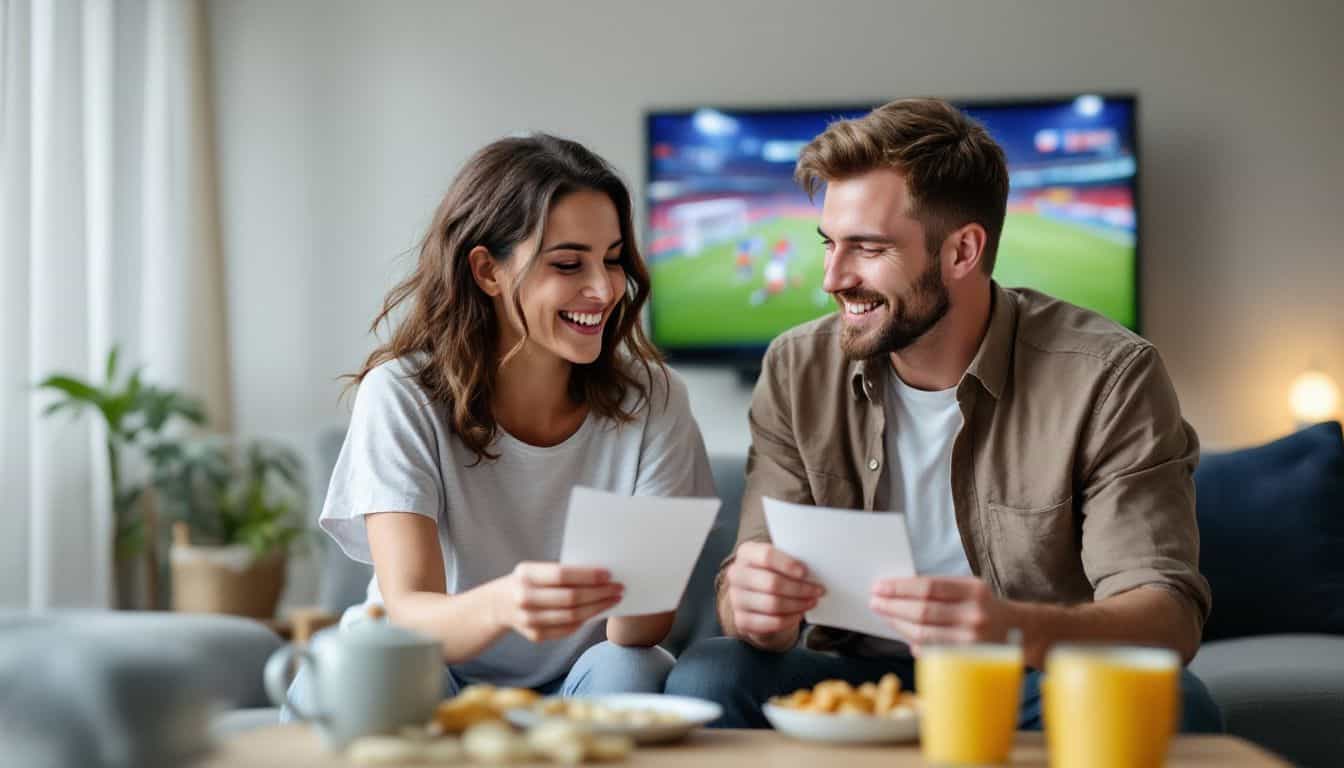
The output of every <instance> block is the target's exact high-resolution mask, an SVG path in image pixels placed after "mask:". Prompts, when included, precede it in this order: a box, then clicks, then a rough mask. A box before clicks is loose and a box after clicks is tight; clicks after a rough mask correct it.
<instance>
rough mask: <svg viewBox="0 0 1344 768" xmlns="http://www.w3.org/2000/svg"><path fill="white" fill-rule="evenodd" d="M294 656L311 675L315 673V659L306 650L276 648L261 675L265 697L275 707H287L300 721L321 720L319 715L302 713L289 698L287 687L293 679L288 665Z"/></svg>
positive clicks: (288, 647)
mask: <svg viewBox="0 0 1344 768" xmlns="http://www.w3.org/2000/svg"><path fill="white" fill-rule="evenodd" d="M295 656H298V658H299V664H300V665H303V664H307V665H308V669H309V670H311V673H313V674H315V673H316V672H317V659H316V658H314V656H313V654H311V653H309V652H308V651H307V650H304V649H303V648H298V647H295V646H293V645H286V646H285V647H283V648H277V649H276V651H275V653H272V654H271V658H269V659H267V660H266V670H265V672H264V673H263V674H262V677H263V679H264V680H265V682H266V695H268V696H270V697H271V701H272V702H273V703H275V704H276V705H277V706H282V707H289V710H290V711H291V712H293V713H294V715H295V717H297V718H299V719H300V720H310V721H311V720H320V719H322V716H321V715H320V714H318V713H316V712H306V711H304V709H303V708H302V707H300V706H299V705H298V704H295V703H294V700H293V699H291V698H289V686H290V684H291V683H292V682H293V678H292V677H290V675H289V665H290V662H291V661H292V660H293V659H294V657H295Z"/></svg>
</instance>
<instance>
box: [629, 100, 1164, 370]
mask: <svg viewBox="0 0 1344 768" xmlns="http://www.w3.org/2000/svg"><path fill="white" fill-rule="evenodd" d="M959 106H961V107H962V108H963V109H964V110H965V111H966V112H967V114H969V115H970V116H972V117H973V118H975V119H976V120H978V121H980V123H982V124H983V125H984V126H985V128H986V129H988V131H989V132H990V134H991V135H992V136H993V137H994V139H995V140H996V141H997V142H998V143H999V144H1000V146H1002V147H1003V149H1004V152H1005V154H1006V155H1007V158H1008V167H1009V175H1010V192H1009V198H1008V215H1007V220H1006V221H1005V223H1004V230H1003V235H1002V239H1001V241H1000V246H999V254H998V261H997V264H996V265H995V269H994V277H995V279H996V280H998V281H999V282H1000V283H1002V284H1003V285H1007V286H1027V287H1032V288H1037V289H1039V290H1042V291H1045V292H1046V293H1049V294H1051V295H1053V296H1056V297H1058V298H1061V299H1064V300H1066V301H1070V302H1072V303H1074V304H1078V305H1080V306H1083V307H1087V308H1089V309H1093V310H1095V311H1097V312H1100V313H1102V314H1104V315H1106V316H1107V317H1110V318H1111V319H1113V320H1115V321H1117V322H1119V323H1121V324H1123V325H1126V326H1128V327H1130V328H1136V327H1137V324H1138V300H1137V286H1136V277H1137V265H1136V260H1137V248H1136V235H1137V233H1136V228H1137V220H1136V219H1137V216H1136V209H1135V182H1136V170H1137V161H1136V151H1135V149H1136V148H1135V140H1134V127H1133V126H1134V102H1133V101H1132V100H1131V99H1127V98H1122V99H1104V98H1102V97H1099V96H1079V97H1076V98H1068V99H1058V100H1049V101H1031V102H1021V103H999V104H993V105H976V104H961V105H959ZM865 112H866V110H865V109H847V110H825V109H817V110H776V111H763V110H749V111H735V110H722V109H699V110H694V111H688V112H679V113H654V114H651V115H649V116H648V151H649V158H648V162H649V177H648V187H647V202H648V209H647V210H648V219H649V237H648V239H647V240H646V243H647V245H646V248H647V255H648V259H649V262H650V265H651V271H652V279H653V286H654V289H653V296H652V302H651V303H652V317H651V322H652V330H653V335H654V340H655V342H656V343H658V344H659V345H660V346H661V347H663V348H664V349H667V350H671V351H694V350H697V349H719V350H727V349H734V348H738V349H748V348H759V347H763V346H764V345H765V344H767V343H769V341H770V340H771V339H772V338H774V336H776V335H777V334H779V333H780V332H782V331H784V330H786V329H788V328H790V327H792V326H794V325H797V324H799V323H802V322H805V321H807V320H811V319H813V318H816V317H819V316H821V315H824V314H827V313H829V312H833V311H835V302H834V301H833V300H832V298H831V297H830V296H829V295H828V294H826V293H825V292H824V291H822V289H821V282H822V270H823V252H822V247H821V238H820V237H819V235H818V234H817V220H818V214H819V212H820V206H821V199H820V196H818V199H817V200H815V201H809V200H808V199H807V195H806V194H805V193H804V192H803V191H802V190H801V189H800V188H799V187H798V186H797V185H796V184H795V183H794V181H793V169H794V164H795V162H796V161H797V159H798V154H799V152H800V151H801V150H802V148H803V147H804V146H805V145H806V144H807V143H808V142H809V141H810V140H811V139H812V138H813V137H814V136H816V135H817V134H819V133H821V132H822V131H823V130H824V129H825V128H826V126H827V125H828V124H829V123H831V122H833V121H835V120H838V119H844V118H850V117H858V116H861V115H862V114H864V113H865Z"/></svg>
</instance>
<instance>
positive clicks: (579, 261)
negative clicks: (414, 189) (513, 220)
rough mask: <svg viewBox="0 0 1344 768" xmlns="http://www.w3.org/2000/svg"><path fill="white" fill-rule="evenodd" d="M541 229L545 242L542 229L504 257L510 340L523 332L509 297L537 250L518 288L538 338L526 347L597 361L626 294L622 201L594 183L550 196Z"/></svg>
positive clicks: (499, 306) (505, 324) (504, 321)
mask: <svg viewBox="0 0 1344 768" xmlns="http://www.w3.org/2000/svg"><path fill="white" fill-rule="evenodd" d="M543 231H544V232H545V239H544V240H543V241H542V242H540V243H538V242H537V237H536V235H533V236H532V237H531V238H528V239H527V240H524V241H523V242H521V243H519V244H518V247H517V248H516V249H515V251H514V255H513V257H512V258H510V259H508V260H507V261H506V262H505V263H504V265H503V267H504V268H503V270H502V272H503V274H502V275H501V276H500V277H501V281H500V282H501V285H502V287H503V289H504V290H503V291H502V293H501V296H499V297H497V299H496V302H495V306H496V311H500V310H503V312H504V317H501V318H500V319H501V327H502V328H503V329H504V337H505V339H504V340H505V344H504V348H505V349H509V348H511V347H512V346H513V344H515V343H517V340H518V338H519V337H520V336H521V334H522V325H521V324H520V323H519V322H518V319H517V317H516V310H515V308H514V307H513V302H512V301H511V300H509V298H508V297H509V296H511V295H512V290H513V282H514V281H515V280H516V279H517V277H518V274H519V273H520V272H521V271H522V267H523V265H524V264H527V263H528V262H529V261H531V260H533V254H535V263H534V264H533V267H532V270H531V272H530V273H528V275H527V276H526V277H525V278H524V279H523V283H522V290H521V291H520V293H519V301H520V303H521V304H522V307H523V315H524V317H526V318H527V328H528V340H529V342H530V345H531V346H532V349H530V350H528V351H529V352H533V351H543V352H545V353H548V354H550V355H554V356H555V357H558V358H561V359H562V360H566V361H568V362H570V363H574V364H578V365H583V364H586V363H591V362H593V361H594V360H596V359H597V358H598V355H600V354H601V352H602V337H603V331H604V330H605V328H606V325H607V323H608V322H609V321H610V320H611V317H612V312H613V311H614V310H615V309H616V307H617V306H618V305H619V304H620V302H621V299H622V298H624V297H625V285H626V283H625V268H624V267H623V266H622V265H621V252H622V249H623V248H624V242H623V241H622V239H621V224H620V218H619V217H618V215H617V213H616V206H615V205H613V204H612V202H611V198H610V197H608V196H607V195H606V194H604V193H602V192H598V191H596V190H588V189H584V190H578V191H576V192H571V193H570V194H568V195H565V196H564V197H562V198H560V199H559V200H558V201H556V202H554V203H552V205H551V210H550V212H549V213H548V214H547V215H546V224H545V227H544V228H543ZM501 299H502V301H501Z"/></svg>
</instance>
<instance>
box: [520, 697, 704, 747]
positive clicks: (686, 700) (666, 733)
mask: <svg viewBox="0 0 1344 768" xmlns="http://www.w3.org/2000/svg"><path fill="white" fill-rule="evenodd" d="M581 698H582V700H583V701H586V702H588V703H590V704H601V705H602V706H604V707H608V708H610V709H614V710H623V709H639V710H651V711H655V712H660V713H664V714H671V715H676V716H677V717H678V720H677V721H676V722H670V723H652V724H650V725H629V724H626V723H597V722H592V721H586V720H585V721H577V720H576V721H573V722H574V723H575V724H576V725H579V726H582V727H584V728H587V729H588V730H590V731H591V732H593V733H597V734H602V735H620V736H629V737H630V739H631V740H632V741H634V742H635V743H636V744H659V743H663V742H668V741H676V740H677V739H680V738H684V737H685V736H686V734H688V733H690V732H691V731H693V730H695V729H696V728H699V727H701V726H703V725H707V724H709V723H712V722H714V721H715V720H718V719H719V718H720V717H721V716H722V715H723V708H722V707H720V706H719V705H718V704H715V703H714V702H712V701H706V700H704V699H696V698H692V697H690V696H667V695H664V694H660V693H613V694H609V695H606V696H583V697H581ZM504 717H505V718H506V719H508V721H509V722H510V723H513V724H514V725H516V726H518V727H520V728H530V727H532V726H533V725H536V724H537V723H540V722H542V721H544V720H547V719H550V716H547V715H543V714H541V713H540V712H537V711H536V710H534V709H531V708H520V709H511V710H509V711H508V712H506V713H505V714H504ZM560 719H563V718H560Z"/></svg>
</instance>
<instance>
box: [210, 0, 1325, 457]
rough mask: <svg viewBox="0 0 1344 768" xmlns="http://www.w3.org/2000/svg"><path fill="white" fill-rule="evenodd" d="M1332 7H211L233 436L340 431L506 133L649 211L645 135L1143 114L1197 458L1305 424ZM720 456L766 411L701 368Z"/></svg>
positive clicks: (1150, 318) (1159, 294) (1146, 295)
mask: <svg viewBox="0 0 1344 768" xmlns="http://www.w3.org/2000/svg"><path fill="white" fill-rule="evenodd" d="M1341 8H1344V4H1340V3H1336V2H1317V3H1307V2H1275V3H1266V2H1262V1H1259V0H1257V1H1255V2H1169V1H1166V0H1161V1H1158V0H1146V1H1143V2H1079V1H1078V0H1051V1H1050V2H839V3H831V2H826V3H823V2H809V3H797V2H793V3H785V2H728V1H726V0H712V1H710V0H678V1H677V2H648V3H643V2H640V3H632V2H573V3H568V2H567V3H541V2H537V3H524V2H500V1H498V0H496V1H493V2H417V3H411V2H396V3H367V2H325V1H324V2H278V3H277V2H272V0H225V1H217V2H212V3H211V4H210V15H209V21H210V26H211V44H212V46H213V56H214V62H215V63H214V75H213V82H214V85H215V89H216V90H215V98H216V110H217V131H218V135H217V141H218V146H219V151H220V160H219V166H218V167H219V171H220V175H221V178H220V192H221V197H220V200H221V204H222V206H223V218H222V223H223V236H224V248H225V255H226V264H227V269H228V281H229V284H228V293H229V310H230V318H229V319H230V323H231V327H230V332H229V338H230V340H231V344H232V354H233V361H232V362H233V375H234V381H233V383H232V386H233V392H234V397H235V411H234V413H235V416H236V426H237V427H238V429H240V430H241V431H243V432H265V433H281V434H290V435H295V436H301V435H307V434H311V433H312V431H313V430H315V429H317V428H319V427H321V426H323V425H330V424H338V423H341V422H343V420H344V418H345V414H346V410H345V408H344V407H342V406H338V404H337V399H336V398H337V394H338V392H339V390H340V384H339V383H338V382H337V381H336V380H335V377H336V376H337V375H338V374H341V373H344V372H348V371H350V370H351V369H352V368H354V367H355V366H356V365H357V364H358V363H359V362H360V361H361V359H362V357H363V356H364V355H365V354H366V353H367V352H368V351H369V349H370V348H371V344H372V341H371V339H370V337H369V336H368V335H367V334H366V329H367V325H368V323H369V321H370V320H371V318H372V317H373V315H374V313H375V311H376V309H377V307H378V306H379V302H380V300H381V298H382V296H383V294H384V292H385V291H386V290H387V288H388V287H389V286H390V285H391V283H392V281H393V279H394V278H395V277H396V276H398V275H400V274H402V273H403V272H404V271H405V270H406V269H407V268H408V267H409V265H410V261H409V256H406V255H402V254H404V252H405V251H406V250H407V249H408V248H410V247H411V246H412V245H413V243H414V242H415V241H416V239H417V238H418V237H419V236H420V234H421V231H422V228H423V227H425V226H426V225H427V223H428V220H429V216H430V213H431V211H432V209H433V207H434V206H435V204H436V203H437V201H438V198H439V197H440V195H442V193H443V192H444V190H445V188H446V186H447V184H448V181H449V179H450V178H451V177H452V174H453V172H454V170H455V169H456V167H457V166H458V164H459V163H460V162H461V161H462V160H463V159H464V158H465V157H466V155H467V154H468V153H470V152H471V151H472V150H474V149H475V148H477V147H479V146H480V145H482V144H484V143H485V142H487V141H489V140H491V139H493V138H496V137H498V136H500V135H502V134H507V133H511V132H516V131H523V130H532V129H545V130H548V131H552V132H556V133H560V134H564V135H568V136H572V137H574V138H577V139H580V140H582V141H585V142H587V143H589V144H590V145H591V146H592V147H594V148H595V149H596V150H597V151H599V152H600V153H601V154H603V155H605V156H606V157H607V158H608V159H610V160H611V161H612V162H613V163H615V164H616V165H617V166H618V167H619V168H621V169H624V170H625V172H626V173H627V175H628V178H629V180H630V181H631V182H632V184H633V185H634V186H635V187H636V189H638V187H639V185H640V184H642V174H643V164H642V122H641V113H642V111H643V110H644V109H645V108H648V107H651V106H688V105H696V104H701V103H714V102H718V103H727V104H733V105H789V104H796V103H800V102H801V103H813V104H815V103H826V102H839V103H855V102H874V101H880V100H884V99H886V98H888V97H895V96H901V95H915V94H935V95H941V96H947V97H963V98H972V97H1007V96H1013V95H1040V94H1055V93H1070V92H1077V91H1087V90H1096V91H1134V92H1137V93H1138V94H1139V96H1140V135H1141V151H1142V169H1141V172H1142V190H1141V194H1142V208H1143V210H1142V227H1143V235H1142V236H1143V247H1144V259H1145V263H1144V265H1143V277H1142V292H1143V311H1144V315H1145V324H1146V333H1147V335H1148V336H1149V337H1150V338H1151V339H1152V340H1153V341H1155V342H1156V343H1157V345H1158V347H1159V348H1160V349H1161V351H1162V353H1163V355H1164V356H1165V357H1166V359H1167V362H1168V365H1169V367H1170V370H1171V373H1172V375H1173V377H1174V379H1175V381H1176V385H1177V388H1178V390H1179V393H1180V395H1181V398H1182V402H1183V405H1184V407H1185V410H1186V413H1187V416H1188V418H1189V419H1190V420H1191V422H1192V423H1194V425H1195V426H1196V427H1197V428H1198V429H1199V431H1200V432H1201V434H1202V435H1203V436H1204V438H1205V441H1206V443H1209V444H1214V445H1230V444H1237V443H1246V442H1249V441H1253V440H1259V439H1262V438H1268V437H1271V436H1273V435H1276V434H1279V433H1282V432H1284V431H1286V430H1288V429H1289V428H1290V427H1291V418H1290V416H1289V414H1288V409H1287V402H1286V401H1287V387H1288V383H1289V381H1290V380H1291V378H1292V377H1293V376H1294V375H1295V374H1296V373H1298V372H1299V371H1300V370H1301V369H1302V368H1303V367H1305V366H1306V365H1307V364H1308V363H1309V362H1311V361H1316V362H1317V363H1318V364H1319V365H1320V366H1322V367H1324V368H1325V369H1326V370H1327V371H1329V372H1330V373H1332V374H1333V375H1335V376H1336V377H1338V378H1342V379H1344V324H1341V322H1340V320H1341V313H1340V310H1339V306H1340V300H1341V297H1342V296H1344V269H1341V268H1340V267H1339V266H1338V265H1339V263H1340V261H1341V257H1344V252H1342V249H1341V247H1340V245H1339V239H1338V237H1337V236H1336V232H1337V231H1338V228H1339V224H1340V222H1341V220H1344V206H1341V203H1340V199H1341V198H1340V197H1339V193H1338V182H1339V181H1340V180H1341V179H1344V153H1341V150H1340V143H1339V141H1340V140H1339V136H1340V126H1341V123H1344V98H1341V95H1340V94H1341V89H1340V86H1339V84H1338V83H1339V82H1340V80H1341V79H1342V78H1344V54H1341V52H1340V51H1341V47H1340V46H1339V44H1338V40H1337V37H1338V34H1339V32H1340V31H1341V30H1344V10H1341ZM688 379H689V380H690V381H691V386H692V402H693V406H694V408H695V411H696V414H697V416H698V418H699V421H700V424H701V425H702V428H703V429H704V431H705V433H706V438H707V442H708V444H709V446H710V450H711V451H736V450H743V449H744V448H745V446H746V442H747V437H746V427H745V423H746V422H745V411H746V405H747V402H748V398H749V393H748V392H747V391H745V390H743V389H740V388H738V387H737V385H736V384H735V383H734V381H733V379H732V377H731V376H730V375H729V374H727V373H722V372H716V371H712V370H706V371H688Z"/></svg>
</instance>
